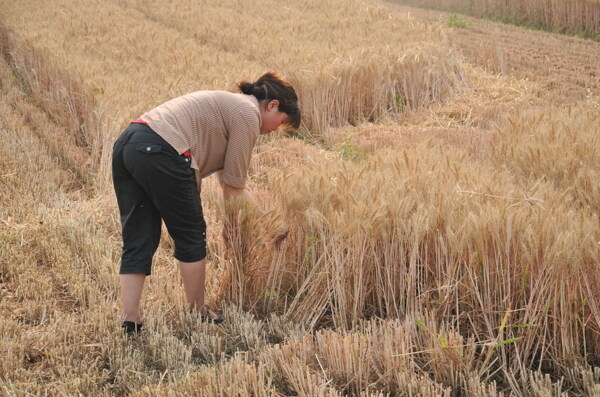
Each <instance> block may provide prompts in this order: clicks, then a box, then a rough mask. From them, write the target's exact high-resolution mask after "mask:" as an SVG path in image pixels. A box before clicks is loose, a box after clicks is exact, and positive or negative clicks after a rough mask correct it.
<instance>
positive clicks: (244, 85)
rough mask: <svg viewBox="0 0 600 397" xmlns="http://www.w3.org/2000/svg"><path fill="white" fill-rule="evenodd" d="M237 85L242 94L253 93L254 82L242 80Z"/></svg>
mask: <svg viewBox="0 0 600 397" xmlns="http://www.w3.org/2000/svg"><path fill="white" fill-rule="evenodd" d="M239 86H240V91H241V92H242V93H243V94H246V95H253V94H254V92H253V91H254V83H249V82H247V81H242V82H241V83H240V84H239Z"/></svg>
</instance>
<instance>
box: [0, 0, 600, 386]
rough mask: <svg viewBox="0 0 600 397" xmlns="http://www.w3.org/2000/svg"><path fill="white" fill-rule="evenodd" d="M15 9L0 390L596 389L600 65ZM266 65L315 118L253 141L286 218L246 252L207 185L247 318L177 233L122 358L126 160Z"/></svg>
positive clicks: (225, 21) (229, 288) (490, 49)
mask: <svg viewBox="0 0 600 397" xmlns="http://www.w3.org/2000/svg"><path fill="white" fill-rule="evenodd" d="M555 3H556V2H554V3H553V4H555ZM588 3H589V2H588ZM573 4H580V3H578V2H573ZM594 4H597V3H594ZM0 9H2V12H1V13H0V24H1V25H2V26H1V29H0V51H1V54H2V57H1V58H0V242H1V244H0V395H3V396H4V395H6V396H11V397H13V396H25V395H94V396H121V395H132V396H133V395H135V396H155V395H172V396H179V395H198V396H344V395H345V396H348V395H350V396H388V395H394V396H395V395H407V396H432V397H433V396H498V397H500V396H536V397H542V396H544V397H545V396H562V395H574V396H595V395H598V394H599V393H600V223H599V222H598V219H599V214H600V185H599V183H598V181H599V180H600V80H599V76H600V73H598V72H599V70H598V68H599V67H600V66H599V64H598V62H595V61H594V59H595V57H597V56H599V54H600V43H594V42H592V41H589V40H580V39H578V38H574V37H567V36H559V35H549V34H546V33H543V32H532V31H529V30H525V29H520V28H516V27H512V26H511V27H504V26H503V25H500V28H499V27H498V26H497V25H494V24H491V23H490V22H488V21H481V20H477V19H475V18H470V17H469V20H468V26H466V27H465V28H459V27H455V26H448V24H447V22H448V18H447V15H444V16H443V17H441V18H440V17H439V13H432V12H426V11H423V10H419V9H412V8H408V7H400V6H391V5H389V6H385V5H382V4H381V3H377V4H375V3H364V2H361V1H354V0H351V1H342V0H328V1H324V2H323V1H317V0H305V1H301V2H298V1H284V2H283V3H281V2H280V3H277V4H276V5H275V4H273V3H269V2H266V1H263V0H252V1H239V0H226V1H219V2H209V1H192V0H176V1H172V2H164V1H158V0H156V1H155V0H109V1H100V0H98V1H90V2H85V3H74V2H72V1H68V0H56V1H52V2H42V1H33V0H21V1H18V2H15V1H8V0H0ZM257 10H268V11H269V12H257ZM266 70H278V71H280V72H282V73H283V74H284V75H286V76H287V77H288V78H289V79H290V80H291V81H293V83H294V84H295V85H296V86H297V87H298V89H299V92H300V98H301V105H302V108H303V110H304V114H305V115H306V121H305V123H304V125H303V129H302V131H301V133H300V135H299V136H297V137H287V136H286V135H285V134H283V133H282V134H278V135H277V134H275V136H270V137H266V138H265V139H262V140H261V141H260V142H259V145H258V146H257V148H256V150H255V153H254V158H253V165H252V173H251V174H252V175H251V180H250V188H251V189H252V190H253V191H254V192H255V193H256V196H257V198H258V201H259V203H260V205H261V207H262V208H263V209H264V210H266V211H267V212H268V213H269V216H270V220H269V221H268V222H266V223H263V222H260V221H259V219H258V218H257V216H256V214H255V213H254V212H253V211H251V210H248V209H246V208H244V207H243V206H242V207H240V211H241V213H240V217H239V219H238V221H239V223H240V224H239V230H241V231H242V232H243V233H242V234H241V235H240V236H238V238H237V239H235V240H234V241H233V245H234V247H233V249H230V250H226V249H225V247H224V245H223V243H222V242H221V240H220V238H219V230H220V226H221V224H222V218H223V210H224V208H223V204H222V199H221V194H220V191H219V187H218V184H217V183H216V181H214V180H212V179H211V178H209V179H208V180H207V181H206V182H205V183H203V186H202V189H203V192H202V200H203V205H204V209H205V216H206V218H207V223H208V226H209V230H208V233H209V236H208V237H209V239H208V241H209V269H208V280H209V281H208V284H207V292H208V298H209V301H210V305H211V307H214V308H219V309H222V310H223V311H224V314H225V316H226V318H227V321H226V323H225V324H224V325H223V326H211V325H207V324H197V322H196V321H195V320H194V319H193V318H191V317H190V316H189V315H188V314H187V313H186V310H185V308H184V298H183V291H182V288H181V286H180V281H179V275H178V273H177V271H176V267H175V266H174V259H173V258H172V256H171V252H172V249H173V247H172V242H171V240H170V239H169V238H168V236H166V234H165V235H164V237H163V239H162V241H161V244H160V247H159V250H158V252H157V255H156V257H155V272H154V274H153V276H152V277H150V278H149V280H148V282H147V286H146V290H145V292H144V297H143V301H144V306H143V311H144V321H145V334H144V335H143V336H142V337H141V338H139V339H137V340H134V341H128V340H125V339H124V338H123V337H122V336H121V335H120V330H119V322H120V304H119V301H118V292H119V291H118V288H119V287H118V279H117V269H118V260H119V255H120V235H119V230H120V226H119V219H118V213H117V208H116V203H115V200H114V198H113V192H112V185H111V183H110V172H109V167H108V164H109V160H110V149H111V147H112V142H113V140H114V139H115V137H116V136H117V134H118V133H119V132H120V130H121V129H122V128H123V127H124V126H125V125H126V124H127V123H128V122H129V121H130V120H131V119H133V118H135V117H137V116H139V115H140V114H141V113H142V112H143V111H145V110H147V109H149V108H151V107H152V106H154V105H156V104H159V103H161V102H162V101H164V100H167V99H169V98H172V97H174V96H176V95H179V94H182V93H186V92H190V91H194V90H199V89H225V90H230V89H233V87H234V84H235V82H238V81H240V80H242V79H253V78H255V77H257V76H258V75H260V74H261V73H262V72H264V71H266ZM282 228H289V230H290V235H289V237H288V238H287V240H286V241H285V242H284V243H283V245H282V247H281V249H280V250H275V249H274V248H273V246H272V245H271V237H272V236H273V235H274V234H275V233H277V232H278V231H280V230H281V229H282Z"/></svg>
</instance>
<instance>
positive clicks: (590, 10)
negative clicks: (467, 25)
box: [394, 0, 600, 40]
mask: <svg viewBox="0 0 600 397" xmlns="http://www.w3.org/2000/svg"><path fill="white" fill-rule="evenodd" d="M394 1H396V2H399V3H401V4H406V5H411V6H415V7H425V8H432V9H436V10H442V11H448V12H460V13H463V14H469V15H473V16H476V17H484V18H492V19H496V20H500V21H502V22H507V23H512V24H517V25H524V26H528V27H535V28H541V29H547V30H552V31H556V32H560V33H568V34H573V35H578V36H583V37H589V38H592V39H595V40H600V2H598V1H597V0H502V1H500V0H483V1H472V0H442V1H439V0H394Z"/></svg>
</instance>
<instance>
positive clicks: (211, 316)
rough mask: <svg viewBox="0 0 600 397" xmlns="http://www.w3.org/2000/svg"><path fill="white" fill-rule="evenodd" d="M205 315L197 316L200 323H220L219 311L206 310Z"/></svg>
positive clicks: (221, 319) (221, 317)
mask: <svg viewBox="0 0 600 397" xmlns="http://www.w3.org/2000/svg"><path fill="white" fill-rule="evenodd" d="M206 312H207V315H206V316H203V315H200V316H198V318H199V319H200V322H201V323H209V324H221V323H222V322H223V321H225V320H224V319H223V315H222V314H221V313H215V312H213V311H210V310H207V311H206Z"/></svg>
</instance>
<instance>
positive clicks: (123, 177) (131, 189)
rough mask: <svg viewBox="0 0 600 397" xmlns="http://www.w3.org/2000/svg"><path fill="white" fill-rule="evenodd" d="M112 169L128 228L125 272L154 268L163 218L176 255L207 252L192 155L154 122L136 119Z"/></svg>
mask: <svg viewBox="0 0 600 397" xmlns="http://www.w3.org/2000/svg"><path fill="white" fill-rule="evenodd" d="M112 171H113V184H114V187H115V193H116V195H117V202H118V204H119V212H120V214H121V226H122V232H123V252H122V256H121V268H120V271H119V273H120V274H129V273H144V274H146V275H150V274H151V267H152V257H153V256H154V253H155V252H156V249H157V248H158V243H159V241H160V233H161V219H162V220H164V222H165V225H166V227H167V230H168V232H169V234H170V235H171V237H172V238H173V241H174V243H175V252H174V256H175V258H176V259H178V260H180V261H182V262H196V261H199V260H201V259H204V258H205V257H206V222H205V221H204V216H203V214H202V204H201V202H200V196H199V194H198V185H197V183H196V177H195V172H194V170H193V169H192V168H191V167H190V158H189V157H185V156H183V155H180V154H178V153H177V151H176V150H175V149H173V147H172V146H171V145H169V144H168V143H167V142H166V141H165V140H164V139H163V138H162V137H160V135H158V134H157V133H156V132H154V131H153V130H152V129H151V128H150V127H149V126H147V125H145V124H141V123H132V124H130V125H129V126H128V127H127V128H126V129H125V131H123V133H122V134H121V136H120V137H119V138H118V139H117V141H116V142H115V145H114V147H113V156H112Z"/></svg>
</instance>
